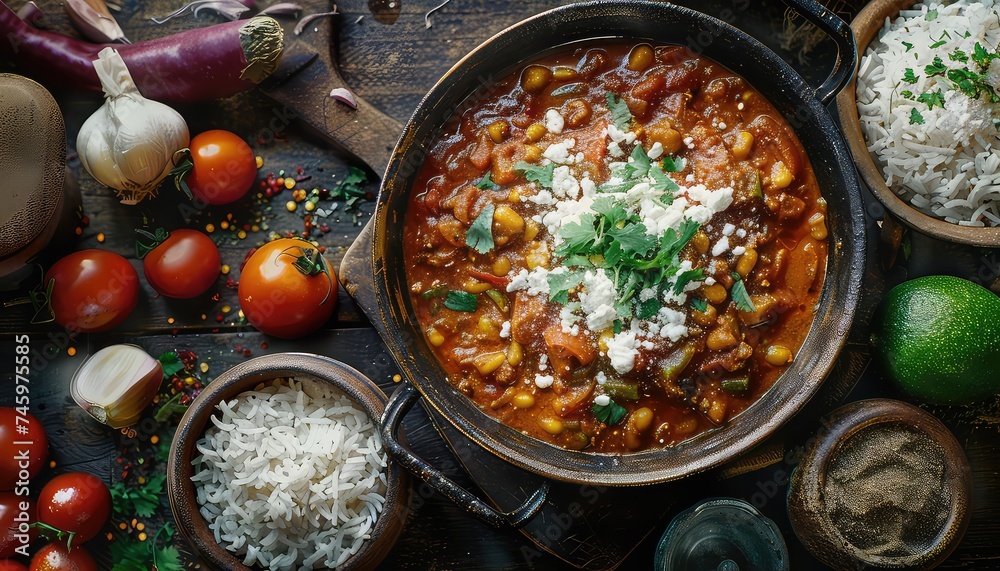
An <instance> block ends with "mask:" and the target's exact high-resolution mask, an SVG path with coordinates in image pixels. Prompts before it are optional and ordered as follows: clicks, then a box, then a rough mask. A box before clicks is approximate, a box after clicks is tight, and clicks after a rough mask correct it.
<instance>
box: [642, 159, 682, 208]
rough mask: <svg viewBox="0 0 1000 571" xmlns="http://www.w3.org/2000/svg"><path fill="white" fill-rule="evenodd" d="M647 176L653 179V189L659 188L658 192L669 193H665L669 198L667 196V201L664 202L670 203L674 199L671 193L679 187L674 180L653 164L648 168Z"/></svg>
mask: <svg viewBox="0 0 1000 571" xmlns="http://www.w3.org/2000/svg"><path fill="white" fill-rule="evenodd" d="M671 172H676V171H671ZM649 176H650V178H652V179H653V188H654V189H655V190H659V191H660V192H668V193H671V194H669V195H667V197H669V198H667V201H665V202H666V204H667V205H669V204H670V203H672V202H673V201H674V196H673V193H674V192H677V191H678V190H680V188H681V187H679V186H677V183H676V182H674V181H673V180H672V179H671V178H670V177H668V176H667V175H666V173H664V172H663V171H662V170H660V169H659V168H657V167H656V166H653V167H651V168H650V169H649Z"/></svg>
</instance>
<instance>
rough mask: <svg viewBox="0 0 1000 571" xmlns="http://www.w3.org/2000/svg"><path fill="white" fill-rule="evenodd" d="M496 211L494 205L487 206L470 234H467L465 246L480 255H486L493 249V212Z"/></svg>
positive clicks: (474, 223)
mask: <svg viewBox="0 0 1000 571" xmlns="http://www.w3.org/2000/svg"><path fill="white" fill-rule="evenodd" d="M495 210H496V207H495V206H494V205H492V204H488V205H486V207H485V208H483V211H482V212H480V213H479V216H477V217H476V219H475V220H473V221H472V225H471V226H469V230H468V232H466V233H465V245H466V246H468V247H470V248H472V249H473V250H475V251H477V252H479V253H480V254H485V253H486V252H489V251H490V250H492V249H493V245H494V243H493V212H494V211H495Z"/></svg>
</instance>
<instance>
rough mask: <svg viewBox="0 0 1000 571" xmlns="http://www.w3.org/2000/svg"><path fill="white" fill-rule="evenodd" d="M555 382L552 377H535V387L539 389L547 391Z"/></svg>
mask: <svg viewBox="0 0 1000 571" xmlns="http://www.w3.org/2000/svg"><path fill="white" fill-rule="evenodd" d="M553 382H555V378H553V377H552V375H535V386H536V387H538V388H540V389H547V388H549V387H551V386H552V383H553Z"/></svg>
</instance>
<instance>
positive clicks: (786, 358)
mask: <svg viewBox="0 0 1000 571" xmlns="http://www.w3.org/2000/svg"><path fill="white" fill-rule="evenodd" d="M764 360H765V361H767V362H768V363H770V364H772V365H774V366H775V367H780V366H781V365H785V364H788V363H791V362H792V352H791V351H789V350H788V347H785V346H784V345H771V346H770V347H768V348H767V352H765V353H764Z"/></svg>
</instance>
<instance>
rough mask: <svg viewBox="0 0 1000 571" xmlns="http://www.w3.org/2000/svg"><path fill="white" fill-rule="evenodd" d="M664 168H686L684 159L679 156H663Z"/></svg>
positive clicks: (667, 169) (675, 170)
mask: <svg viewBox="0 0 1000 571" xmlns="http://www.w3.org/2000/svg"><path fill="white" fill-rule="evenodd" d="M662 163H663V170H665V171H667V172H681V171H682V170H684V159H682V158H680V157H677V158H674V157H663V161H662Z"/></svg>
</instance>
